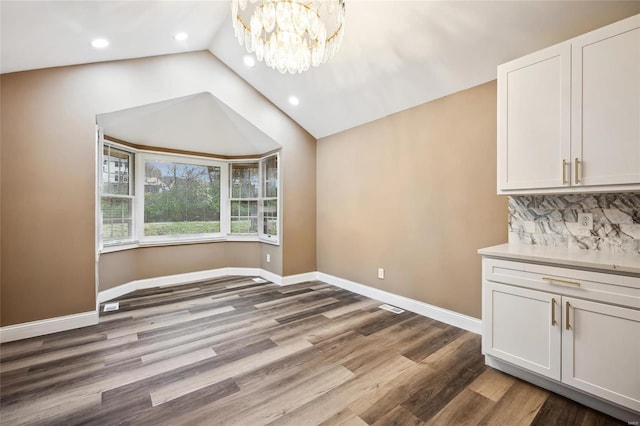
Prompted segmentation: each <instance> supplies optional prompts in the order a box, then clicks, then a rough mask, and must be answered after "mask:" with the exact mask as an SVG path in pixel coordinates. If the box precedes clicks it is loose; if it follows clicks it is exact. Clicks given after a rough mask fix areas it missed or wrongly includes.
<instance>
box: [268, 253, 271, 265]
mask: <svg viewBox="0 0 640 426" xmlns="http://www.w3.org/2000/svg"><path fill="white" fill-rule="evenodd" d="M267 263H271V255H270V254H267Z"/></svg>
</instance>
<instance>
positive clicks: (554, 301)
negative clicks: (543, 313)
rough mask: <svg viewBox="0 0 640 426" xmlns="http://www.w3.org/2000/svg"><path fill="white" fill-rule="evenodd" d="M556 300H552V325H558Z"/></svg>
mask: <svg viewBox="0 0 640 426" xmlns="http://www.w3.org/2000/svg"><path fill="white" fill-rule="evenodd" d="M556 324H557V321H556V299H554V298H551V325H556Z"/></svg>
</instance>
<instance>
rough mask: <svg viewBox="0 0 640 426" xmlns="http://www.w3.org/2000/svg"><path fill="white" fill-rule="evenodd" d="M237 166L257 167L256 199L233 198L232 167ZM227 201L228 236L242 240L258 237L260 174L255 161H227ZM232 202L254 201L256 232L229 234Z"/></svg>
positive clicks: (258, 164)
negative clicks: (248, 165)
mask: <svg viewBox="0 0 640 426" xmlns="http://www.w3.org/2000/svg"><path fill="white" fill-rule="evenodd" d="M238 164H255V165H257V166H258V195H257V197H246V198H242V197H240V198H237V197H233V181H232V179H233V166H234V165H238ZM228 168H229V199H228V203H227V206H228V210H229V235H230V236H232V237H234V238H238V237H239V238H240V239H244V237H255V236H258V235H259V230H260V227H259V222H260V210H259V209H260V202H261V198H260V183H261V176H262V175H261V173H260V162H259V161H256V160H233V161H229V166H228ZM233 201H255V203H256V226H257V229H256V232H245V233H240V232H238V233H233V232H231V218H232V217H233V214H232V209H231V204H232V202H233ZM247 217H253V216H247Z"/></svg>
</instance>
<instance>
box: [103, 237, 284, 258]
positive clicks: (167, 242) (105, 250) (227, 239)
mask: <svg viewBox="0 0 640 426" xmlns="http://www.w3.org/2000/svg"><path fill="white" fill-rule="evenodd" d="M223 242H254V243H264V244H270V245H274V246H279V245H280V242H279V241H277V240H267V239H264V238H260V237H258V236H257V235H228V236H226V237H212V238H199V239H176V240H164V241H143V242H139V241H135V242H131V243H127V244H114V245H110V246H105V247H103V248H102V249H101V250H100V251H99V252H100V254H106V253H114V252H118V251H125V250H132V249H136V248H145V247H164V246H181V245H190V244H209V243H223Z"/></svg>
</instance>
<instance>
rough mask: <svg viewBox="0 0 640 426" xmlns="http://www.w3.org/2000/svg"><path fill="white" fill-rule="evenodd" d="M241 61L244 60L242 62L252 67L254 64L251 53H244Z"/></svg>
mask: <svg viewBox="0 0 640 426" xmlns="http://www.w3.org/2000/svg"><path fill="white" fill-rule="evenodd" d="M242 62H244V64H245V65H246V66H248V67H252V66H254V65H255V64H256V60H255V59H254V57H253V56H252V55H244V57H243V58H242Z"/></svg>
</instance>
